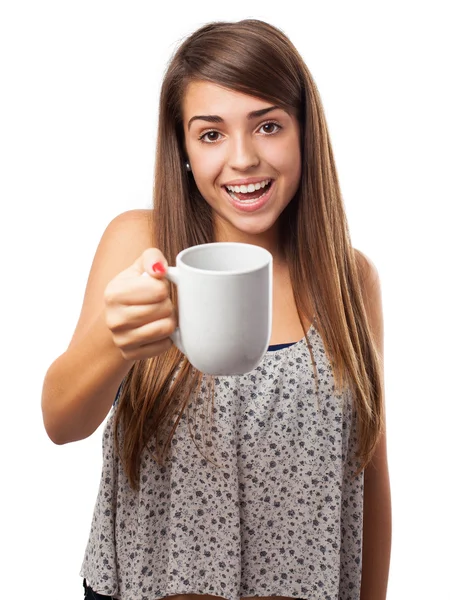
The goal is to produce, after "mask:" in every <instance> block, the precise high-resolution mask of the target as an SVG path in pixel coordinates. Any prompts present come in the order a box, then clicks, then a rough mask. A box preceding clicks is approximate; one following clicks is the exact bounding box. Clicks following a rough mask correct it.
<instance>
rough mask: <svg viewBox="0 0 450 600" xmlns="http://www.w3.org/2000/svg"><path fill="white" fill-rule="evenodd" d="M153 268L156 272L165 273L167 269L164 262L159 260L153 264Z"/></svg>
mask: <svg viewBox="0 0 450 600" xmlns="http://www.w3.org/2000/svg"><path fill="white" fill-rule="evenodd" d="M152 269H153V271H154V272H155V273H165V272H166V269H165V267H164V265H163V264H162V262H157V263H155V264H154V265H153V266H152Z"/></svg>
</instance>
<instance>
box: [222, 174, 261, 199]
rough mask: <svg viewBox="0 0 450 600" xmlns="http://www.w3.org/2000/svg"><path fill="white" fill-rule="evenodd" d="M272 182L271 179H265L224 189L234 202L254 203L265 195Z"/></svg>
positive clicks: (228, 186)
mask: <svg viewBox="0 0 450 600" xmlns="http://www.w3.org/2000/svg"><path fill="white" fill-rule="evenodd" d="M272 181H273V180H272V179H265V180H264V181H260V182H258V183H251V184H250V185H227V186H225V189H226V190H227V192H228V194H229V195H230V196H231V197H232V198H233V200H235V201H236V202H256V201H257V200H258V199H259V198H261V197H262V196H264V194H267V192H268V191H269V189H270V187H271V185H272Z"/></svg>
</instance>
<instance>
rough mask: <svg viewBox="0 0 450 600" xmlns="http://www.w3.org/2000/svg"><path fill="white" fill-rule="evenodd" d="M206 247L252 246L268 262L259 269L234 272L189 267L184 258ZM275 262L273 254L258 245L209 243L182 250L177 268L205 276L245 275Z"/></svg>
mask: <svg viewBox="0 0 450 600" xmlns="http://www.w3.org/2000/svg"><path fill="white" fill-rule="evenodd" d="M206 246H216V247H217V246H247V247H248V246H252V247H253V248H257V252H259V251H260V252H261V254H263V255H264V254H265V255H266V256H265V258H266V260H265V261H264V263H263V264H261V265H259V266H258V267H254V268H252V269H234V270H229V271H214V270H210V269H208V270H206V269H199V268H198V267H192V266H191V265H187V264H186V263H185V262H184V260H183V259H184V257H185V256H186V255H188V254H190V253H191V252H194V251H198V250H199V249H202V248H204V247H206ZM272 260H273V256H272V254H271V253H270V252H269V251H268V250H266V248H262V247H261V246H257V245H256V244H247V243H245V242H208V243H206V244H196V245H195V246H189V248H185V249H184V250H181V252H179V253H178V255H177V258H176V264H177V266H182V267H183V269H186V270H188V271H194V272H196V273H202V274H203V275H224V276H225V275H245V274H246V273H256V272H258V271H260V270H262V269H265V268H266V267H267V266H268V265H270V264H271V262H272Z"/></svg>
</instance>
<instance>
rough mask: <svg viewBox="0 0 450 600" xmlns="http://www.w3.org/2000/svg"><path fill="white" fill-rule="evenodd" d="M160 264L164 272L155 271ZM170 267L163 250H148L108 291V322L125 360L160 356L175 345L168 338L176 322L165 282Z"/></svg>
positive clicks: (105, 309)
mask: <svg viewBox="0 0 450 600" xmlns="http://www.w3.org/2000/svg"><path fill="white" fill-rule="evenodd" d="M158 263H159V265H160V266H161V265H162V267H163V269H162V272H160V271H158V269H157V270H156V271H154V270H153V265H156V264H158ZM167 266H168V265H167V261H166V259H165V257H164V255H163V254H162V253H161V251H160V250H158V249H157V248H148V249H147V250H145V251H144V252H143V253H142V254H141V256H140V257H139V258H138V259H137V260H136V261H135V262H134V263H133V264H132V265H131V266H130V267H128V269H125V270H124V271H122V272H121V273H119V274H118V275H117V276H116V277H114V279H112V280H111V281H110V282H109V283H108V285H107V286H106V288H105V292H104V300H105V308H104V316H105V322H106V325H107V326H108V328H109V329H110V331H111V334H112V338H113V341H114V344H115V345H116V346H117V348H119V350H120V351H121V353H122V355H123V357H124V358H125V359H126V360H141V359H145V358H151V357H152V356H157V355H158V354H162V353H163V352H166V351H167V350H168V349H169V348H170V346H171V345H172V343H173V342H172V340H171V339H170V337H169V336H170V335H171V334H172V333H173V332H174V331H175V328H176V319H175V312H174V306H173V304H172V301H171V299H170V297H169V283H168V281H167V279H165V278H164V274H165V272H166V270H167ZM143 273H147V274H148V275H149V277H145V276H144V277H143V276H142V275H143Z"/></svg>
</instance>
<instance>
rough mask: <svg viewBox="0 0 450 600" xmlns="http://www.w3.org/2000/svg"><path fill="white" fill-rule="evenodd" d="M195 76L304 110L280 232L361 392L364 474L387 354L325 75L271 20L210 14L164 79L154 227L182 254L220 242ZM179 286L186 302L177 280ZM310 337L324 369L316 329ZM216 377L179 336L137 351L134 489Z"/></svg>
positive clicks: (339, 370)
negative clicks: (368, 300)
mask: <svg viewBox="0 0 450 600" xmlns="http://www.w3.org/2000/svg"><path fill="white" fill-rule="evenodd" d="M195 80H197V81H199V80H200V81H209V82H213V83H215V84H218V85H222V86H224V87H226V88H229V89H232V90H236V91H238V92H243V93H246V94H250V95H252V96H256V97H258V98H262V99H264V100H267V101H269V102H273V103H274V104H276V105H278V106H281V107H282V108H285V109H286V110H288V111H290V112H291V113H293V114H295V115H296V117H297V119H298V121H299V124H300V144H301V157H302V158H301V159H302V174H301V180H300V185H299V189H298V191H297V193H296V195H295V196H294V197H293V198H292V200H291V202H290V203H289V204H288V206H287V208H286V209H285V211H284V212H283V213H282V215H281V216H280V231H281V235H280V243H281V244H282V246H283V247H282V251H283V253H284V255H285V257H286V261H287V263H288V265H289V271H290V277H291V281H292V285H293V291H294V297H295V301H296V305H297V310H298V313H299V318H300V322H301V323H302V326H303V325H304V324H303V321H302V317H301V313H302V312H303V313H304V314H309V313H308V310H307V306H310V307H312V308H313V311H314V317H315V322H316V324H317V328H318V331H319V333H320V335H321V336H322V339H323V341H324V346H325V348H326V351H327V356H328V357H329V359H330V363H331V366H332V369H333V375H334V378H335V382H336V388H337V390H338V391H342V390H343V389H344V387H347V386H348V388H349V389H351V391H352V395H353V401H354V407H355V411H356V414H357V419H358V437H359V447H358V453H357V457H358V458H359V459H360V462H359V470H358V472H357V473H360V472H361V471H362V470H363V469H364V467H365V466H366V465H367V464H368V462H369V461H370V459H371V457H372V455H373V452H374V448H375V444H376V442H377V440H378V438H379V435H380V433H381V431H382V428H383V425H384V423H383V405H382V382H381V366H380V357H379V355H378V352H377V349H376V346H375V344H374V340H373V338H372V334H371V330H370V327H369V323H368V320H367V315H366V311H365V309H364V304H363V298H362V293H361V275H362V271H361V268H360V266H359V263H358V261H357V257H356V256H355V250H354V249H353V248H352V246H351V243H350V235H349V229H348V224H347V220H346V216H345V211H344V206H343V201H342V196H341V192H340V188H339V182H338V177H337V173H336V167H335V163H334V158H333V152H332V148H331V143H330V139H329V135H328V130H327V125H326V121H325V116H324V112H323V108H322V104H321V100H320V96H319V93H318V91H317V88H316V85H315V83H314V81H313V79H312V77H311V74H310V72H309V70H308V69H307V67H306V65H305V64H304V62H303V60H302V58H301V57H300V55H299V54H298V52H297V50H296V48H295V47H294V46H293V44H292V43H291V42H290V40H289V39H288V38H287V37H286V36H285V35H284V33H283V32H281V31H280V30H279V29H277V28H275V27H273V26H271V25H269V24H267V23H264V22H263V21H258V20H244V21H240V22H237V23H229V22H218V23H210V24H207V25H205V26H203V27H201V28H200V29H199V30H197V31H196V32H195V33H193V34H192V35H190V36H189V37H188V38H187V39H186V40H185V41H184V42H183V43H182V44H181V45H180V46H179V48H178V50H177V51H176V52H175V54H174V56H173V58H172V60H171V62H170V64H169V66H168V68H167V71H166V74H165V78H164V81H163V84H162V89H161V96H160V113H159V125H158V138H157V148H156V166H155V185H154V210H153V227H152V229H153V230H152V239H153V240H154V246H155V247H157V248H159V249H160V250H161V251H162V252H163V254H164V255H165V257H166V258H167V260H168V262H169V264H174V263H175V258H176V256H177V254H178V253H179V252H180V251H181V250H182V249H184V248H187V247H188V246H192V245H195V244H203V243H208V242H213V241H214V230H213V215H212V212H211V209H210V206H209V205H208V204H207V202H206V201H205V200H204V199H203V198H202V196H201V195H200V193H199V191H198V189H197V187H196V185H195V182H194V179H193V177H192V175H190V174H189V173H188V172H187V171H186V169H185V166H184V165H185V161H186V153H185V151H184V137H183V121H182V101H183V95H184V92H185V89H186V86H187V85H188V84H189V83H190V82H192V81H195ZM305 290H306V294H307V302H306V301H305V296H304V294H305ZM171 297H172V300H173V302H174V305H175V307H176V306H177V296H176V289H175V288H174V286H171ZM310 316H312V315H310ZM303 329H304V331H305V332H306V328H305V327H304V326H303ZM306 341H307V342H308V347H309V351H310V353H311V359H312V364H313V366H314V369H315V368H316V367H315V361H314V358H313V355H312V346H310V344H309V340H308V337H307V333H306ZM205 377H206V376H204V375H203V374H202V373H200V372H198V371H197V370H196V369H194V368H193V367H192V365H190V363H189V362H188V360H187V359H186V357H185V356H183V354H182V353H181V352H180V351H179V350H178V349H177V348H176V347H175V346H172V347H171V349H170V350H169V351H167V352H166V353H164V354H161V355H159V356H157V357H155V358H152V359H148V360H140V361H137V362H136V363H135V364H134V365H133V367H132V368H131V369H130V371H129V372H128V374H127V376H126V377H125V379H124V381H123V386H122V388H123V389H122V395H121V398H120V402H119V403H118V406H117V410H116V414H115V421H114V440H115V447H116V452H118V454H119V456H120V459H121V461H122V464H123V467H124V470H125V472H126V474H127V477H128V479H129V482H130V485H131V487H132V488H133V489H134V490H137V489H138V488H139V469H140V461H141V454H142V452H143V450H144V449H145V448H146V447H148V445H149V443H150V442H151V441H152V440H156V442H155V449H156V453H155V454H153V457H154V459H155V460H156V461H157V462H158V463H159V464H161V465H163V464H164V459H165V457H166V455H167V452H168V449H169V446H170V441H171V439H172V437H173V434H174V432H175V429H176V426H177V424H178V422H179V419H180V418H181V415H182V414H183V411H185V409H186V407H187V406H188V407H189V406H190V400H191V399H192V398H194V399H195V398H197V397H198V394H199V391H200V389H201V391H202V392H204V393H206V391H208V390H209V397H210V398H211V401H212V403H213V402H214V394H213V392H214V379H213V378H211V377H206V379H204V378H205ZM205 382H206V383H205ZM316 383H317V376H316ZM120 430H122V432H123V433H122V434H121V435H122V440H121V442H122V443H120V440H119V438H120V436H119V431H120ZM164 431H166V433H167V435H166V439H165V441H164V440H163V439H161V435H162V433H163V432H164ZM191 435H192V433H191ZM194 442H195V440H194ZM199 450H200V449H199Z"/></svg>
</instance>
